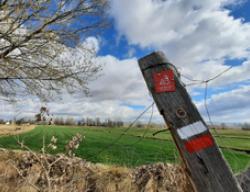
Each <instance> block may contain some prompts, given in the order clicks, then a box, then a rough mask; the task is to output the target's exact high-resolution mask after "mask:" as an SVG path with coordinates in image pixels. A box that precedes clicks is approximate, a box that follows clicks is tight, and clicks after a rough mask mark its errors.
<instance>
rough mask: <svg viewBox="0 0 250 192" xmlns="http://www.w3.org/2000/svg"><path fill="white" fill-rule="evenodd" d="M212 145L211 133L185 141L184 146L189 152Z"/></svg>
mask: <svg viewBox="0 0 250 192" xmlns="http://www.w3.org/2000/svg"><path fill="white" fill-rule="evenodd" d="M213 145H214V142H213V139H212V137H211V135H203V136H200V137H198V138H195V139H192V140H190V141H187V142H186V143H185V148H186V150H187V151H188V152H189V153H194V152H198V151H200V150H202V149H206V148H208V147H211V146H213Z"/></svg>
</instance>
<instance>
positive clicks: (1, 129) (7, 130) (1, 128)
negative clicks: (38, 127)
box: [0, 124, 35, 136]
mask: <svg viewBox="0 0 250 192" xmlns="http://www.w3.org/2000/svg"><path fill="white" fill-rule="evenodd" d="M34 128H35V125H12V124H11V125H0V136H4V135H16V134H20V133H24V132H27V131H31V130H32V129H34Z"/></svg>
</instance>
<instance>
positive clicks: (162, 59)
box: [139, 51, 171, 70]
mask: <svg viewBox="0 0 250 192" xmlns="http://www.w3.org/2000/svg"><path fill="white" fill-rule="evenodd" d="M163 63H166V64H167V63H169V64H171V63H170V62H169V60H168V59H167V58H166V56H165V54H164V53H163V52H162V51H155V52H152V53H150V54H149V55H146V56H144V57H142V58H140V59H139V65H140V68H141V69H142V70H144V69H146V68H149V67H151V66H154V65H159V64H163Z"/></svg>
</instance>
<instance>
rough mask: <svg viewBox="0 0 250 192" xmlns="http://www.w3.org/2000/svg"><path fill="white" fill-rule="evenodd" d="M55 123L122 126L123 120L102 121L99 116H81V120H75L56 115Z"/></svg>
mask: <svg viewBox="0 0 250 192" xmlns="http://www.w3.org/2000/svg"><path fill="white" fill-rule="evenodd" d="M54 124H55V125H81V126H101V127H122V126H124V122H123V121H117V120H111V119H106V120H104V121H102V120H101V119H100V118H99V117H97V118H89V117H87V118H82V119H81V120H78V121H77V120H75V119H74V118H73V117H67V118H63V117H56V118H55V119H54Z"/></svg>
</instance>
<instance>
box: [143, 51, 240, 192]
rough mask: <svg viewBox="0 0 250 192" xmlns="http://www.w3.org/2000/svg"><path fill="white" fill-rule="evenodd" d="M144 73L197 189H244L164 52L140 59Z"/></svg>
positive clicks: (236, 191)
mask: <svg viewBox="0 0 250 192" xmlns="http://www.w3.org/2000/svg"><path fill="white" fill-rule="evenodd" d="M139 66H140V68H141V71H142V74H143V77H144V79H145V81H146V84H147V86H148V89H149V90H150V92H151V93H152V96H153V99H154V101H155V103H156V105H157V107H158V110H159V111H160V113H161V114H162V116H163V118H164V120H165V122H166V124H167V125H168V127H169V128H170V132H171V134H172V137H173V139H174V141H175V144H176V146H177V148H178V150H179V153H180V155H181V157H182V159H183V161H184V164H185V166H186V171H187V173H188V175H189V177H190V179H191V182H192V184H193V186H194V189H195V190H196V191H198V192H242V189H241V188H240V186H239V184H238V183H237V181H236V179H235V178H234V176H233V173H232V171H231V170H230V168H229V167H228V165H227V163H226V162H225V160H224V158H223V156H222V154H221V152H220V150H219V148H218V146H217V144H216V143H215V140H214V138H213V137H212V135H211V133H210V131H209V129H208V126H207V125H206V123H205V122H204V120H203V119H202V117H201V115H200V114H199V112H198V110H197V108H196V107H195V105H194V104H193V103H192V101H191V98H190V96H189V94H188V93H187V91H186V89H185V87H184V85H183V84H182V82H181V81H180V75H179V74H178V71H177V70H176V68H175V67H174V65H172V64H171V63H170V62H169V61H168V60H167V59H166V57H165V56H164V54H163V53H162V52H154V53H152V54H150V55H147V56H145V57H143V58H141V59H139Z"/></svg>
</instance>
